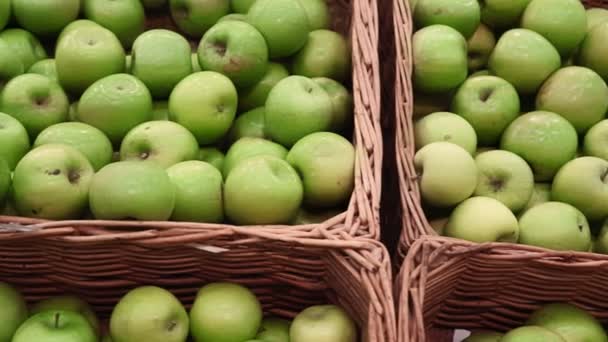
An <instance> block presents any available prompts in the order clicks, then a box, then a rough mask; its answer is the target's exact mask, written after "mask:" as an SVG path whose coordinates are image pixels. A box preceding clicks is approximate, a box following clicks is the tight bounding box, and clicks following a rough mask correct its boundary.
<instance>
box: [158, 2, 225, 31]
mask: <svg viewBox="0 0 608 342" xmlns="http://www.w3.org/2000/svg"><path fill="white" fill-rule="evenodd" d="M169 4H170V6H171V17H173V21H174V22H175V24H177V27H178V28H179V29H180V30H181V31H182V32H184V33H186V34H187V35H189V36H192V37H194V38H200V37H202V36H203V34H204V33H205V32H206V31H207V30H209V29H210V28H211V27H212V26H213V25H214V24H215V23H216V22H217V21H218V20H219V19H220V18H221V17H223V16H225V15H226V14H228V13H229V12H230V0H214V1H198V0H169Z"/></svg>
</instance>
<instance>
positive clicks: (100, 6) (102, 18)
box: [83, 0, 146, 49]
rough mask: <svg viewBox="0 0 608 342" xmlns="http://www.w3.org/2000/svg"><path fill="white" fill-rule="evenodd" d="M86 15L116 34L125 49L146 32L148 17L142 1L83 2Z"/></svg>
mask: <svg viewBox="0 0 608 342" xmlns="http://www.w3.org/2000/svg"><path fill="white" fill-rule="evenodd" d="M83 1H84V15H85V17H86V18H87V19H90V20H93V21H94V22H96V23H98V24H99V25H101V26H103V27H105V28H107V29H108V30H110V31H112V32H114V34H115V35H116V37H117V38H118V39H119V40H120V42H121V43H122V45H123V46H124V47H125V49H130V48H131V46H132V45H133V42H134V41H135V38H137V36H139V35H140V34H141V33H142V32H143V31H144V26H145V23H146V16H145V14H144V7H143V5H142V4H141V1H140V0H121V1H114V0H83Z"/></svg>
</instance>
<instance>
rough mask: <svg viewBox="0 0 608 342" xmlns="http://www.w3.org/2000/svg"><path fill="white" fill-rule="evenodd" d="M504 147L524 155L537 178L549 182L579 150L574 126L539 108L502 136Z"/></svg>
mask: <svg viewBox="0 0 608 342" xmlns="http://www.w3.org/2000/svg"><path fill="white" fill-rule="evenodd" d="M500 148H501V149H503V150H507V151H510V152H513V153H515V154H517V155H519V156H520V157H522V158H524V159H525V160H526V161H527V162H528V164H530V166H531V167H532V171H534V179H535V180H536V181H541V182H542V181H548V180H551V179H552V178H553V176H554V175H555V174H556V173H557V171H558V170H559V169H560V168H561V167H562V165H564V164H566V163H567V162H568V161H569V160H571V159H574V156H575V155H576V151H577V149H578V137H577V135H576V130H575V129H574V127H573V126H572V125H571V124H570V123H569V122H568V121H567V120H566V119H564V118H563V117H561V116H559V115H558V114H555V113H552V112H545V111H537V112H530V113H527V114H524V115H522V116H520V117H518V118H517V119H515V120H514V121H513V122H511V124H510V125H509V126H508V127H507V129H506V130H505V131H504V133H503V135H502V139H501V142H500Z"/></svg>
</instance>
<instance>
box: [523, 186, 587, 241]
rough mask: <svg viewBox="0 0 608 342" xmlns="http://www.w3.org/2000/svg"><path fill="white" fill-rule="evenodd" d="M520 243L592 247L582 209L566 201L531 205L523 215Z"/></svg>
mask: <svg viewBox="0 0 608 342" xmlns="http://www.w3.org/2000/svg"><path fill="white" fill-rule="evenodd" d="M553 198H554V199H555V197H554V196H553ZM519 243H521V244H524V245H532V246H538V247H544V248H549V249H555V250H560V251H570V250H572V251H580V252H586V251H588V250H589V248H590V247H591V231H590V230H589V223H588V222H587V219H586V218H585V215H583V213H582V212H581V211H580V210H578V209H576V208H575V207H573V206H571V205H569V204H566V203H562V202H546V203H541V204H539V205H537V206H535V207H533V208H530V209H529V210H527V211H526V212H525V213H524V214H523V215H522V216H521V217H520V219H519Z"/></svg>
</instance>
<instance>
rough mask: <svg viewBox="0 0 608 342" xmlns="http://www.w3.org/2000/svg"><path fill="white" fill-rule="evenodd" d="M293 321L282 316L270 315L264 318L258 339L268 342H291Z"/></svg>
mask: <svg viewBox="0 0 608 342" xmlns="http://www.w3.org/2000/svg"><path fill="white" fill-rule="evenodd" d="M290 326H291V322H290V321H288V320H284V319H281V318H274V317H268V318H264V319H263V320H262V325H261V326H260V330H259V332H258V334H257V335H256V339H259V340H260V341H266V342H289V328H290Z"/></svg>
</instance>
